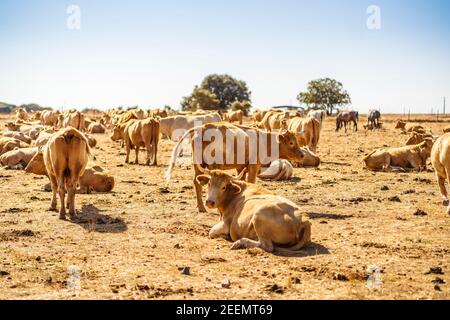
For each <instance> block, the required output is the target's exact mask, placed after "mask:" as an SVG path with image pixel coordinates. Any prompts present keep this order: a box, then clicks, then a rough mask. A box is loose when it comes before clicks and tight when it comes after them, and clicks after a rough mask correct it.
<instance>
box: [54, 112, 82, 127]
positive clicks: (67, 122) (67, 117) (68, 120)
mask: <svg viewBox="0 0 450 320" xmlns="http://www.w3.org/2000/svg"><path fill="white" fill-rule="evenodd" d="M57 126H58V128H67V127H72V128H75V129H77V130H79V131H85V130H86V127H85V119H84V114H82V113H81V112H80V111H77V110H72V111H69V112H67V113H65V114H60V115H59V117H58V125H57Z"/></svg>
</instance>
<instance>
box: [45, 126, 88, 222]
mask: <svg viewBox="0 0 450 320" xmlns="http://www.w3.org/2000/svg"><path fill="white" fill-rule="evenodd" d="M90 154H91V152H90V148H89V144H88V141H87V139H86V137H85V136H84V135H83V134H82V133H81V132H80V131H78V130H77V129H74V128H66V129H64V130H61V131H59V132H57V133H55V134H54V135H53V136H52V137H51V138H50V140H49V142H48V143H47V144H46V145H45V146H44V148H43V156H44V163H45V168H46V171H47V173H48V176H49V178H50V182H51V185H52V191H53V198H52V202H51V206H50V210H56V194H57V193H59V198H60V201H61V207H60V209H59V218H60V219H63V220H64V219H65V218H66V202H65V195H66V192H67V194H68V196H67V206H68V208H69V215H70V218H71V219H74V218H75V217H76V212H75V189H76V186H77V185H78V183H79V179H80V176H82V175H83V173H84V170H85V168H86V165H87V163H88V160H89V156H90Z"/></svg>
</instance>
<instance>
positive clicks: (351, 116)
mask: <svg viewBox="0 0 450 320" xmlns="http://www.w3.org/2000/svg"><path fill="white" fill-rule="evenodd" d="M358 121H359V113H358V111H341V112H339V114H338V115H337V117H336V132H338V131H339V130H340V129H341V128H342V125H344V127H345V132H346V133H347V124H348V123H349V122H353V131H358Z"/></svg>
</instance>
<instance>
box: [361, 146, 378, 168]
mask: <svg viewBox="0 0 450 320" xmlns="http://www.w3.org/2000/svg"><path fill="white" fill-rule="evenodd" d="M376 151H377V150H374V151H372V152H371V153H369V154H368V155H367V156H365V157H364V158H363V161H364V163H365V165H366V166H367V160H368V159H369V158H370V156H371V155H373V154H374V153H375V152H376Z"/></svg>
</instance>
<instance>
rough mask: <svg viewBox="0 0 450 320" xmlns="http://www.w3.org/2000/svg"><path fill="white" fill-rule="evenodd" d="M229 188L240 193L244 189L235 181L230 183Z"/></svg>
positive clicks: (235, 192)
mask: <svg viewBox="0 0 450 320" xmlns="http://www.w3.org/2000/svg"><path fill="white" fill-rule="evenodd" d="M228 189H229V190H230V191H231V192H232V193H234V194H238V193H240V192H241V191H242V189H241V187H240V186H238V185H237V184H235V183H233V182H230V183H229V184H228Z"/></svg>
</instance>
